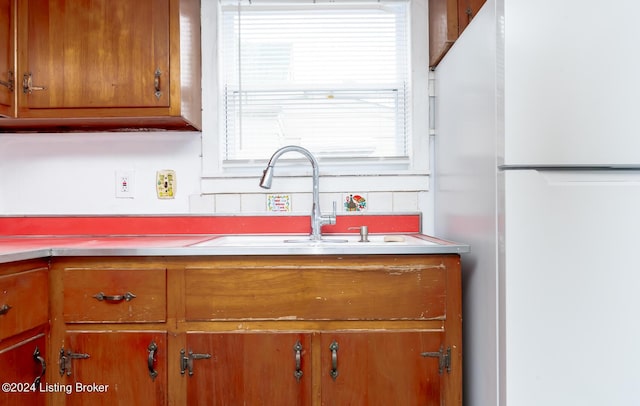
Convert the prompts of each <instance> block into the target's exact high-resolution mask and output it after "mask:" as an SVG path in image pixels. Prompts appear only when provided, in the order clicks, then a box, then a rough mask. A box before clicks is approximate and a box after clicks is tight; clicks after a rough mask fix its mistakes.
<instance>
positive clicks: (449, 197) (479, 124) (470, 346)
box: [434, 0, 500, 406]
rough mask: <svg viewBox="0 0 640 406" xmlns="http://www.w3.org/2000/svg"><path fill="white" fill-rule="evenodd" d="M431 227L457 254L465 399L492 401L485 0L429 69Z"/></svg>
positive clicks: (492, 185) (489, 62)
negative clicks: (458, 248)
mask: <svg viewBox="0 0 640 406" xmlns="http://www.w3.org/2000/svg"><path fill="white" fill-rule="evenodd" d="M435 75H436V136H435V139H436V141H435V150H436V152H435V156H436V169H435V178H436V180H435V188H434V190H435V221H436V225H435V234H436V235H438V236H442V237H444V238H449V239H453V240H457V241H463V242H465V243H467V244H470V245H471V252H470V253H469V254H465V255H463V257H462V271H463V276H462V278H463V360H464V361H463V364H464V378H463V384H464V404H465V405H467V406H495V405H497V404H498V398H499V396H498V376H499V375H498V374H499V371H500V367H499V365H498V331H497V328H498V319H497V311H498V304H497V297H498V286H497V281H498V274H497V268H498V266H497V263H498V262H497V256H496V255H497V249H498V247H497V240H496V224H497V223H498V222H497V213H496V204H497V201H496V200H497V195H498V193H497V181H496V159H497V158H496V137H497V128H496V125H497V120H496V114H497V109H496V103H495V101H496V10H495V1H494V0H488V1H487V3H486V4H485V5H484V6H483V7H482V9H481V10H480V12H479V13H478V14H477V16H476V17H475V18H474V19H473V21H472V22H471V24H470V25H469V26H468V27H467V29H466V30H465V31H464V32H463V34H462V38H460V39H459V40H458V41H457V42H456V43H455V45H454V46H453V48H452V49H451V50H450V51H449V53H448V54H447V55H446V56H445V58H444V59H443V60H442V62H441V63H440V64H439V65H438V68H437V69H436V71H435Z"/></svg>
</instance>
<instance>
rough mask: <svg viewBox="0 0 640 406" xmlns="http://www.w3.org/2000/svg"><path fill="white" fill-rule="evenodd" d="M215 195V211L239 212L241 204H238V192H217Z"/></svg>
mask: <svg viewBox="0 0 640 406" xmlns="http://www.w3.org/2000/svg"><path fill="white" fill-rule="evenodd" d="M214 196H215V197H216V206H215V212H216V213H239V212H240V211H241V208H242V206H241V205H240V196H241V195H240V194H239V193H228V194H226V193H225V194H217V195H214Z"/></svg>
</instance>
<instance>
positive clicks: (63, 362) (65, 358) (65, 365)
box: [59, 348, 90, 376]
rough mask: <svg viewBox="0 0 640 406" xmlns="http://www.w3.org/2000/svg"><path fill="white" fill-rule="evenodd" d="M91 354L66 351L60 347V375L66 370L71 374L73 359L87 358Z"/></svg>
mask: <svg viewBox="0 0 640 406" xmlns="http://www.w3.org/2000/svg"><path fill="white" fill-rule="evenodd" d="M89 357H90V355H89V354H76V353H73V352H71V350H68V351H67V352H66V353H65V352H64V348H61V349H60V357H59V359H60V361H59V364H60V376H62V375H64V374H65V372H66V373H67V376H71V360H72V359H87V358H89Z"/></svg>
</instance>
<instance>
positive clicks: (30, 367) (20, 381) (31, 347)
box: [0, 334, 51, 406]
mask: <svg viewBox="0 0 640 406" xmlns="http://www.w3.org/2000/svg"><path fill="white" fill-rule="evenodd" d="M45 349H46V345H45V336H44V334H39V335H37V336H35V337H33V338H30V339H28V340H25V341H22V342H19V343H18V344H16V345H12V346H9V347H7V348H4V349H0V365H2V368H0V383H2V385H3V386H2V390H0V405H34V406H38V405H44V404H46V385H47V384H46V382H45V378H44V372H45V370H44V364H43V362H45ZM50 364H51V363H49V365H50Z"/></svg>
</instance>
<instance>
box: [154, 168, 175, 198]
mask: <svg viewBox="0 0 640 406" xmlns="http://www.w3.org/2000/svg"><path fill="white" fill-rule="evenodd" d="M176 186H177V183H176V172H175V171H173V170H171V169H163V170H161V171H158V172H157V173H156V192H157V195H158V199H173V198H175V197H176Z"/></svg>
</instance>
